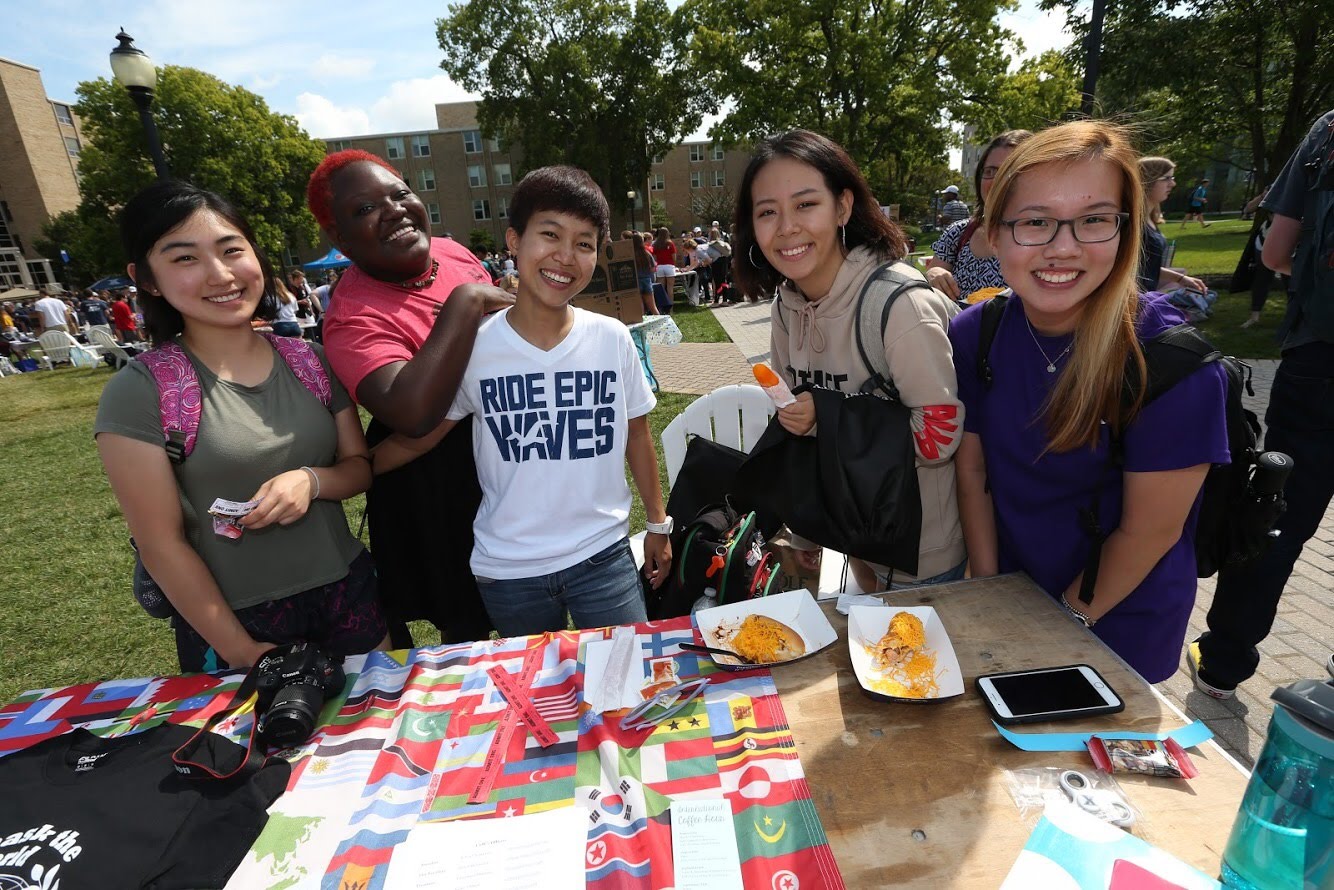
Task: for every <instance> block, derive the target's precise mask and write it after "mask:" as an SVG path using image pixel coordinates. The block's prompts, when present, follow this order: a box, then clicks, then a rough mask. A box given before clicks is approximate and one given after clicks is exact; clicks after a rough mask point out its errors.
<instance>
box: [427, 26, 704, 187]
mask: <svg viewBox="0 0 1334 890" xmlns="http://www.w3.org/2000/svg"><path fill="white" fill-rule="evenodd" d="M436 32H437V36H438V38H439V41H440V48H441V49H442V50H443V51H444V60H443V61H442V62H441V63H440V67H441V68H443V69H444V70H445V71H447V72H448V73H449V76H450V77H452V78H453V79H454V80H455V81H456V82H458V83H459V84H460V85H461V86H463V87H464V88H465V89H468V90H472V91H474V92H478V93H481V95H482V101H481V104H480V107H479V109H478V124H479V125H480V127H481V129H482V131H483V132H484V133H485V134H486V135H488V136H501V137H504V138H505V139H506V141H509V142H517V143H520V144H521V145H522V147H523V167H524V169H525V170H531V169H533V168H535V167H541V166H544V165H547V164H554V163H565V164H573V165H574V166H576V167H582V168H583V169H584V170H587V171H588V172H589V173H590V174H591V175H592V176H593V178H594V179H595V180H596V181H597V182H598V184H599V185H600V186H601V187H602V190H603V193H604V194H606V195H607V196H608V199H609V200H610V201H611V202H613V203H614V204H616V205H618V206H621V207H623V208H625V207H628V199H626V198H625V197H624V196H625V194H626V191H627V190H629V189H632V188H641V187H642V185H641V184H642V183H643V182H644V180H645V179H647V178H648V172H649V166H650V163H651V159H652V157H653V156H654V155H655V154H658V153H660V152H665V151H667V150H668V149H669V148H671V147H672V146H674V145H675V144H677V143H678V142H680V141H681V140H682V139H683V138H684V137H685V136H686V135H688V134H689V133H691V132H692V131H694V130H695V129H696V128H697V127H698V126H699V123H700V121H701V120H702V119H703V113H704V111H705V110H707V109H705V108H702V107H697V106H696V105H695V104H694V103H690V102H686V101H683V100H684V99H686V98H687V96H686V94H685V93H684V92H683V90H682V85H683V84H684V83H686V81H687V70H686V68H685V66H684V59H683V58H682V53H681V52H680V51H679V50H678V47H681V46H683V45H684V43H685V36H686V35H685V32H684V30H683V27H682V24H681V16H680V14H679V12H678V13H673V12H671V11H669V10H668V9H667V5H666V3H665V2H664V0H638V2H634V3H631V2H630V0H467V2H463V3H457V4H454V5H452V6H451V7H450V14H449V15H448V16H447V17H446V18H443V19H440V20H438V21H437V22H436Z"/></svg>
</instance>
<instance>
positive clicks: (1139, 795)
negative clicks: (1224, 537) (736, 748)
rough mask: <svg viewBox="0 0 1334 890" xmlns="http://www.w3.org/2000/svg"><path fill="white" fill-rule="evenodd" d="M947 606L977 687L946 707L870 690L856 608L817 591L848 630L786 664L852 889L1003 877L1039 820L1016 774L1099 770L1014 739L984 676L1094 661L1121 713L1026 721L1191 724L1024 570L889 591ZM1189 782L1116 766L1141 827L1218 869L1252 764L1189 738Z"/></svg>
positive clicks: (968, 675)
mask: <svg viewBox="0 0 1334 890" xmlns="http://www.w3.org/2000/svg"><path fill="white" fill-rule="evenodd" d="M885 600H886V602H888V603H889V604H890V605H904V606H913V605H929V606H934V607H935V609H936V611H937V612H938V613H939V615H940V618H941V620H942V622H943V623H944V625H945V628H946V630H947V631H949V635H950V639H951V641H952V642H953V644H954V649H955V652H956V653H957V654H958V657H959V667H960V669H961V670H962V671H963V674H964V681H965V692H964V694H963V695H962V696H960V697H958V698H955V699H951V700H949V701H946V702H941V703H939V704H907V703H905V704H891V703H885V702H878V701H874V700H872V699H871V698H869V697H868V696H867V695H865V694H864V693H863V692H862V691H861V687H860V685H859V684H858V682H857V678H856V677H855V676H854V674H853V672H852V664H851V661H850V659H849V655H848V646H847V619H846V618H845V617H844V616H842V615H839V614H838V613H837V612H836V611H835V610H834V607H833V602H832V601H825V602H823V603H821V606H822V608H824V610H825V612H826V614H828V616H829V619H830V621H831V622H832V623H833V625H834V628H835V630H837V631H838V632H839V641H838V642H837V643H835V644H834V645H832V646H830V647H829V648H827V649H825V650H824V651H822V652H820V653H818V654H817V655H815V656H813V657H811V658H808V659H806V660H804V661H800V662H797V663H796V664H793V665H789V666H787V667H784V668H779V669H776V670H774V672H773V674H774V679H775V680H776V682H777V685H778V689H779V692H780V693H781V695H782V699H783V707H784V709H785V710H786V712H787V716H788V720H789V721H790V722H791V724H792V733H793V736H794V737H795V739H796V742H797V750H798V753H799V755H800V757H801V762H802V765H803V766H804V768H805V771H806V776H807V778H808V780H809V782H810V786H811V793H812V797H813V798H814V800H815V805H816V809H817V810H818V811H819V814H820V819H821V821H822V822H823V823H824V828H825V831H826V832H827V833H828V835H829V842H830V846H831V847H832V848H833V851H834V856H835V858H836V859H837V860H838V865H839V868H840V869H841V870H842V872H843V878H844V880H845V881H846V882H847V885H848V887H858V888H860V887H886V886H891V885H893V886H896V887H897V886H912V887H929V888H941V887H997V886H999V885H1000V883H1001V881H1002V880H1003V879H1004V877H1005V875H1006V873H1007V872H1008V871H1009V870H1010V866H1011V865H1013V864H1014V861H1015V858H1016V857H1017V856H1018V855H1019V851H1020V850H1021V849H1022V848H1023V846H1024V843H1025V842H1026V841H1027V839H1028V835H1029V833H1030V832H1031V825H1029V824H1026V823H1025V822H1024V821H1023V820H1022V819H1021V818H1020V815H1019V810H1018V809H1017V808H1016V806H1015V804H1014V802H1013V800H1012V799H1011V797H1010V795H1009V792H1008V791H1007V790H1006V786H1005V777H1004V771H1005V770H1007V769H1023V768H1028V767H1043V766H1059V767H1063V768H1065V767H1082V768H1086V769H1091V768H1092V766H1091V763H1090V760H1089V757H1088V755H1087V754H1086V753H1079V752H1060V753H1029V752H1025V751H1020V750H1019V749H1017V748H1015V747H1014V746H1012V745H1011V744H1010V743H1009V742H1007V741H1005V740H1004V739H1002V738H1001V737H1000V736H999V734H997V732H996V730H995V728H994V727H993V726H992V725H991V720H990V714H989V712H988V711H987V709H986V706H985V705H984V704H983V702H982V699H981V698H979V697H978V696H977V694H976V693H975V692H974V691H973V680H974V678H976V677H977V676H978V675H979V674H986V673H993V672H996V671H1003V670H1016V669H1022V668H1036V667H1049V666H1054V665H1061V664H1075V663H1086V664H1090V665H1092V666H1093V667H1095V668H1097V669H1098V671H1099V672H1100V673H1101V674H1102V675H1103V677H1105V678H1106V679H1107V680H1108V682H1109V683H1110V684H1111V685H1112V687H1113V688H1114V689H1116V691H1117V692H1119V693H1120V694H1121V697H1122V698H1123V699H1124V700H1125V703H1126V709H1125V711H1124V712H1122V713H1120V714H1113V715H1109V716H1106V717H1099V718H1093V719H1090V720H1083V721H1061V722H1059V723H1046V724H1042V723H1039V724H1032V725H1030V726H1028V727H1017V730H1018V731H1025V730H1027V731H1030V732H1033V731H1039V732H1042V731H1045V732H1081V731H1096V730H1100V729H1102V730H1114V729H1120V730H1135V731H1147V732H1153V731H1159V730H1171V729H1175V728H1177V727H1179V726H1181V725H1183V723H1184V721H1183V720H1182V719H1181V717H1180V716H1178V715H1177V714H1176V713H1174V712H1173V711H1172V710H1171V708H1170V706H1169V705H1168V704H1167V702H1166V700H1165V699H1163V698H1161V697H1160V696H1159V695H1158V694H1157V693H1156V692H1155V691H1154V689H1153V687H1151V686H1150V685H1149V684H1148V683H1147V682H1145V681H1144V679H1143V678H1141V677H1140V676H1139V675H1138V674H1136V673H1135V672H1134V671H1132V670H1131V669H1130V668H1129V667H1128V666H1126V664H1125V663H1124V662H1122V661H1121V660H1120V658H1118V657H1117V656H1116V655H1115V654H1114V653H1113V652H1112V651H1111V650H1110V649H1108V648H1107V647H1106V646H1104V645H1103V644H1102V642H1101V641H1099V640H1098V639H1097V638H1096V637H1094V636H1093V634H1092V633H1091V632H1089V631H1088V630H1086V629H1085V628H1083V627H1081V626H1080V625H1078V624H1077V623H1075V622H1074V621H1072V620H1071V619H1070V618H1068V617H1067V616H1066V615H1064V614H1063V613H1062V611H1061V610H1060V607H1058V606H1057V605H1056V603H1055V602H1054V601H1053V600H1052V599H1051V598H1050V597H1049V596H1047V595H1046V594H1045V593H1043V592H1042V591H1041V590H1040V589H1039V588H1038V587H1037V586H1036V585H1034V584H1033V582H1032V581H1030V580H1029V579H1028V578H1027V576H1024V575H1006V576H1002V577H999V578H982V579H977V580H972V581H962V582H959V583H956V584H949V585H942V586H937V587H931V588H926V589H924V590H922V591H920V592H910V591H895V592H892V593H889V594H885ZM1190 754H1191V757H1192V759H1193V760H1194V762H1195V764H1196V766H1198V767H1199V770H1200V775H1199V776H1198V777H1197V778H1195V779H1192V780H1190V781H1184V780H1179V779H1154V778H1140V777H1138V776H1127V775H1125V774H1118V775H1117V777H1116V778H1117V781H1118V782H1120V784H1121V787H1122V789H1123V790H1124V791H1125V793H1126V795H1127V796H1128V797H1129V798H1130V800H1131V802H1132V803H1133V804H1134V805H1135V806H1136V807H1138V808H1139V810H1140V811H1141V812H1142V813H1143V814H1144V818H1143V820H1141V822H1140V823H1138V824H1137V825H1136V826H1135V828H1134V833H1135V834H1136V835H1138V836H1139V837H1141V838H1143V839H1144V840H1146V841H1148V842H1149V843H1151V844H1154V845H1155V846H1158V847H1161V848H1162V849H1164V850H1166V851H1168V852H1170V853H1172V854H1173V855H1175V856H1177V857H1178V858H1180V859H1182V860H1184V861H1186V862H1189V863H1190V864H1192V865H1194V866H1195V867H1196V868H1199V869H1200V870H1201V871H1203V872H1205V873H1206V874H1210V875H1217V874H1218V864H1219V861H1220V859H1221V858H1222V852H1223V847H1224V845H1225V844H1226V842H1227V836H1228V832H1229V830H1230V829H1231V827H1232V819H1233V817H1234V816H1235V815H1236V812H1237V808H1238V807H1239V806H1240V804H1241V798H1242V793H1243V792H1244V790H1245V787H1246V781H1247V776H1246V773H1245V772H1244V771H1243V770H1242V769H1241V767H1240V766H1238V765H1237V764H1236V762H1235V761H1232V760H1231V759H1230V758H1228V757H1227V755H1225V754H1224V753H1223V751H1222V749H1221V748H1219V747H1218V746H1217V745H1215V744H1214V743H1213V742H1209V743H1206V744H1205V745H1204V746H1201V747H1200V748H1199V749H1191V751H1190Z"/></svg>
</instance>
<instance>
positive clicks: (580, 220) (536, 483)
mask: <svg viewBox="0 0 1334 890" xmlns="http://www.w3.org/2000/svg"><path fill="white" fill-rule="evenodd" d="M608 218H609V211H608V208H607V202H606V199H605V198H604V197H603V195H602V192H601V191H600V190H599V189H598V187H597V184H596V183H594V182H593V180H592V178H591V177H589V176H588V174H587V173H584V172H583V171H582V170H577V169H575V168H573V167H543V168H541V169H538V170H534V171H533V172H531V173H529V174H528V175H527V176H525V177H524V178H523V181H521V182H520V183H519V186H518V188H516V189H515V191H514V197H513V199H512V200H511V202H510V223H511V228H510V229H509V230H508V231H507V232H506V234H505V240H506V242H507V244H508V246H509V248H510V250H511V251H513V252H514V253H515V254H516V255H517V257H518V267H519V269H518V271H519V287H518V295H517V299H516V300H515V304H514V306H513V308H510V309H506V310H504V311H502V312H498V313H496V314H495V315H493V316H491V317H490V318H489V319H487V320H486V321H485V322H484V323H483V324H482V326H481V327H480V328H479V329H478V332H477V340H476V343H475V344H474V346H473V352H472V358H471V360H470V362H469V364H468V369H467V371H466V373H465V374H464V379H463V382H462V383H461V384H460V386H459V391H458V396H457V398H456V399H455V401H454V405H453V407H452V408H451V409H450V411H449V414H448V418H449V419H447V420H446V421H445V422H444V423H443V424H441V426H440V427H438V428H437V429H436V430H435V431H434V432H433V433H431V434H430V435H428V436H426V437H424V438H420V439H410V438H406V437H403V436H400V435H394V436H391V437H390V438H389V439H386V440H385V441H384V442H382V443H381V444H380V445H379V446H377V447H376V449H375V451H374V457H373V467H374V471H375V472H376V473H377V474H382V473H387V472H389V471H390V470H393V469H395V468H397V467H399V466H402V465H403V464H405V463H408V462H409V461H411V460H413V459H415V458H416V457H418V456H419V455H421V454H424V453H426V452H427V451H429V450H431V449H432V448H434V447H435V445H436V443H438V442H439V441H440V439H442V438H443V437H444V436H445V434H446V433H448V432H449V430H450V429H451V428H453V426H454V424H455V423H456V422H457V421H458V420H461V419H462V418H464V417H466V416H468V415H470V414H472V415H476V417H475V420H474V422H473V425H472V436H473V453H474V456H475V457H476V459H477V476H478V480H479V481H480V482H481V485H482V504H481V506H480V507H479V508H478V510H477V518H476V521H475V522H474V526H473V530H474V535H475V538H476V543H475V545H474V547H473V553H472V570H473V574H474V575H475V576H476V578H477V585H478V588H479V589H480V590H481V593H482V600H483V601H484V602H485V603H486V610H487V614H488V615H489V616H490V617H491V620H492V621H493V622H494V623H495V626H496V629H497V630H498V631H499V632H500V633H501V635H502V636H521V635H525V634H535V633H542V632H545V631H554V630H564V629H565V628H566V627H567V626H568V625H567V623H566V617H565V613H566V610H567V609H568V610H569V613H570V616H571V617H572V618H573V619H574V623H575V625H576V626H577V627H581V628H584V627H603V626H606V625H611V624H632V623H634V622H638V621H644V620H646V618H647V615H646V611H645V604H644V599H643V594H642V589H641V586H640V583H639V577H638V571H637V570H636V568H635V561H634V557H633V556H632V555H631V552H630V544H629V539H628V538H627V533H628V531H629V516H630V489H629V487H628V486H627V485H626V483H625V466H626V464H627V463H628V464H629V467H630V473H631V475H633V476H634V480H635V487H636V488H638V489H639V494H640V497H641V498H642V500H643V502H644V511H645V513H646V514H647V516H648V519H649V522H648V535H647V537H646V538H645V541H644V555H645V570H646V574H647V575H648V578H649V581H650V583H651V584H652V585H653V586H654V587H655V588H656V587H658V586H660V585H661V584H662V583H663V582H664V581H665V580H666V579H667V575H668V573H669V572H670V570H671V562H672V554H671V544H670V542H669V540H668V535H669V534H670V533H671V520H670V519H669V518H668V516H667V514H666V510H665V508H664V506H663V498H662V489H661V485H660V483H659V481H658V462H657V458H656V456H655V454H654V450H653V440H652V436H651V434H650V432H649V426H648V417H647V415H648V412H649V411H651V410H652V409H653V406H654V402H655V400H654V397H653V393H652V392H651V391H650V390H649V387H648V383H647V381H646V380H645V379H644V373H643V371H642V370H641V368H640V363H639V358H638V354H637V353H636V351H635V347H634V343H633V342H632V341H631V339H630V334H629V332H628V331H627V330H626V328H625V325H623V324H621V323H620V322H619V321H617V320H616V319H614V318H608V317H605V316H601V315H596V314H593V313H591V312H586V311H584V310H581V309H575V308H573V307H572V306H570V300H571V298H572V297H574V295H575V294H577V293H579V292H580V291H582V290H583V289H584V288H585V287H586V286H587V285H588V282H589V280H590V279H591V278H592V277H593V271H594V269H595V268H596V266H597V257H598V246H599V245H600V244H602V243H603V241H605V240H606V237H607V229H608Z"/></svg>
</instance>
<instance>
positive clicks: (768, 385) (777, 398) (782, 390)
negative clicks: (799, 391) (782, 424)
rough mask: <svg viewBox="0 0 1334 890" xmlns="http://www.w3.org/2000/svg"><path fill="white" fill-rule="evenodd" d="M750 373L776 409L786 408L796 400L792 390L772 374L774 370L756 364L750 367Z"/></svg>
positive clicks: (764, 365)
mask: <svg viewBox="0 0 1334 890" xmlns="http://www.w3.org/2000/svg"><path fill="white" fill-rule="evenodd" d="M750 371H751V373H752V374H754V375H755V381H756V382H757V383H759V384H760V386H761V387H762V388H763V389H764V391H765V393H766V394H767V395H768V396H769V398H770V400H771V401H772V402H773V403H774V405H775V406H776V407H779V408H786V407H787V406H788V405H791V404H792V403H793V402H795V401H796V400H797V399H796V397H795V396H793V395H792V390H791V389H790V388H789V387H788V385H787V382H786V381H785V380H783V378H782V377H779V376H778V375H777V374H776V373H774V369H773V368H771V367H769V366H768V365H766V364H765V363H764V362H756V363H755V364H753V365H751V366H750Z"/></svg>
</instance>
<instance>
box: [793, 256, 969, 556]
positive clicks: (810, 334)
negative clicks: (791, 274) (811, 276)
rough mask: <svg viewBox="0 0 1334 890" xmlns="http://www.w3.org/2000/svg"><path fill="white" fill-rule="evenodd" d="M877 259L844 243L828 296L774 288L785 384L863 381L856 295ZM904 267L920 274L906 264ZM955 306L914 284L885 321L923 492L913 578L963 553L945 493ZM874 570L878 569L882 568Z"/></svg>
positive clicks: (956, 428) (952, 420) (952, 434)
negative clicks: (908, 415) (951, 324)
mask: <svg viewBox="0 0 1334 890" xmlns="http://www.w3.org/2000/svg"><path fill="white" fill-rule="evenodd" d="M885 262H886V259H885V258H883V257H881V256H879V255H877V254H875V253H873V252H872V251H871V249H870V248H868V247H858V248H855V249H853V250H852V251H851V252H849V254H848V255H847V257H846V258H845V259H844V260H843V265H842V267H840V268H839V270H838V275H836V276H835V278H834V285H833V287H832V288H830V290H829V295H828V296H826V297H825V298H824V299H822V300H819V301H818V302H814V303H812V302H810V301H809V300H807V299H806V297H805V295H804V294H802V292H801V290H800V289H799V288H797V286H796V285H794V284H793V283H792V282H790V281H784V282H783V283H782V284H781V285H780V286H779V288H778V299H776V300H774V302H773V312H772V328H771V333H770V348H771V351H772V352H771V355H770V364H771V365H772V366H773V368H774V370H776V371H778V372H779V373H781V374H783V375H784V376H785V377H786V378H787V381H788V383H790V384H791V385H792V386H794V387H795V386H798V385H800V384H803V383H810V384H813V385H815V386H823V387H824V388H826V389H834V390H838V391H839V392H845V393H855V392H857V391H858V390H860V389H861V387H862V384H864V383H865V382H866V381H867V380H868V379H870V377H871V375H872V373H873V372H872V369H870V368H868V367H866V366H865V365H863V364H862V360H861V356H860V355H859V354H858V352H857V296H858V294H860V293H861V290H862V286H863V285H864V284H865V283H866V280H867V278H869V277H870V275H871V273H872V272H874V271H875V270H876V269H877V268H879V267H880V266H881V265H882V264H884V263H885ZM913 274H915V275H917V276H918V277H922V275H921V273H920V272H917V271H916V270H915V269H914V270H913ZM922 280H923V281H925V280H926V279H925V278H924V277H923V278H922ZM955 311H956V310H955V309H954V304H953V303H951V302H950V301H949V300H948V299H947V298H946V297H945V296H944V295H943V294H941V293H940V292H939V291H935V290H926V289H923V288H913V289H912V290H909V291H905V292H904V293H903V294H901V295H900V296H899V297H898V299H896V300H895V301H894V306H893V308H892V309H890V311H889V319H888V322H887V323H886V326H885V359H886V360H887V362H888V365H889V371H890V377H891V379H892V380H893V381H894V385H895V386H897V387H898V390H899V395H900V397H902V399H903V403H904V404H905V405H907V406H908V407H909V408H911V409H912V429H913V441H914V445H915V447H916V450H917V482H918V486H919V487H920V489H921V494H922V543H921V550H920V551H919V556H918V564H917V576H916V577H918V578H931V577H934V576H935V575H939V574H941V573H942V572H947V571H949V570H950V569H952V568H954V567H955V566H957V565H958V564H959V563H961V562H963V560H964V556H965V550H964V543H963V527H962V526H961V525H960V524H959V505H958V500H957V498H956V496H955V491H954V452H955V451H956V450H958V447H959V442H960V441H961V440H962V438H963V403H962V402H960V401H959V393H958V385H957V382H956V380H955V376H954V357H953V351H952V349H951V348H950V341H949V337H948V336H947V332H948V330H949V320H950V316H951V315H953V314H954V312H955ZM816 434H818V431H816ZM876 570H877V571H879V572H880V573H881V574H882V575H883V574H884V573H885V571H886V567H884V566H877V567H876ZM913 580H915V578H914V577H913V576H911V575H908V574H906V573H904V572H903V571H901V570H897V571H895V572H894V581H895V582H911V581H913Z"/></svg>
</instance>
